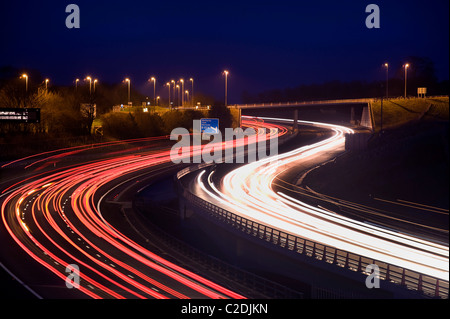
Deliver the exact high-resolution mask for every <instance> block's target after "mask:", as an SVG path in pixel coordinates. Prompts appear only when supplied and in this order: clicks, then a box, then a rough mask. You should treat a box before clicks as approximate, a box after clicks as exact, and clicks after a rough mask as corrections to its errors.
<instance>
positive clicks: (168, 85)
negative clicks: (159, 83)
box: [166, 82, 170, 109]
mask: <svg viewBox="0 0 450 319" xmlns="http://www.w3.org/2000/svg"><path fill="white" fill-rule="evenodd" d="M166 85H167V87H168V88H169V109H170V82H167V83H166Z"/></svg>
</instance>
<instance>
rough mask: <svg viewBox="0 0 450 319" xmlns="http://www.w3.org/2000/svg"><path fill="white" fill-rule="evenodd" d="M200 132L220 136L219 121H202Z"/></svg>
mask: <svg viewBox="0 0 450 319" xmlns="http://www.w3.org/2000/svg"><path fill="white" fill-rule="evenodd" d="M200 130H201V132H202V133H206V134H218V133H219V119H200Z"/></svg>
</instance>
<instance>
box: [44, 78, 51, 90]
mask: <svg viewBox="0 0 450 319" xmlns="http://www.w3.org/2000/svg"><path fill="white" fill-rule="evenodd" d="M49 81H50V80H49V79H45V90H46V91H47V89H48V82H49Z"/></svg>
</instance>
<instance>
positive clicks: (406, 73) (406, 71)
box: [404, 63, 409, 99]
mask: <svg viewBox="0 0 450 319" xmlns="http://www.w3.org/2000/svg"><path fill="white" fill-rule="evenodd" d="M404 67H405V99H406V78H407V75H408V68H409V64H408V63H406V64H405V65H404Z"/></svg>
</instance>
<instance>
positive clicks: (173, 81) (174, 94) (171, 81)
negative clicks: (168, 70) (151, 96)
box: [170, 80, 176, 104]
mask: <svg viewBox="0 0 450 319" xmlns="http://www.w3.org/2000/svg"><path fill="white" fill-rule="evenodd" d="M170 83H173V100H172V101H173V104H175V99H176V87H175V85H176V83H175V80H170Z"/></svg>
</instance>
